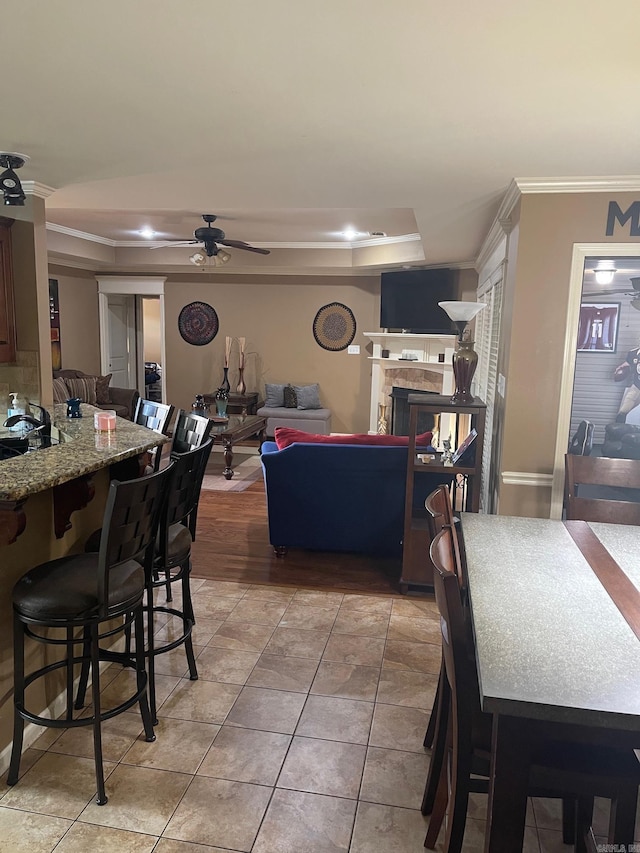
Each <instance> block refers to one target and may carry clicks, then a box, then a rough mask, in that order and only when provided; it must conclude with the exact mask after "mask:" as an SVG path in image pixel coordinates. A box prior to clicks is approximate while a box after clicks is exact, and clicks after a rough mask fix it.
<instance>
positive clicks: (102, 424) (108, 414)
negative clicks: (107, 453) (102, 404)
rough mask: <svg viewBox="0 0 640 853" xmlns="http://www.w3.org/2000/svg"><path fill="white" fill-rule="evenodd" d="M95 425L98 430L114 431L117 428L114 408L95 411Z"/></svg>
mask: <svg viewBox="0 0 640 853" xmlns="http://www.w3.org/2000/svg"><path fill="white" fill-rule="evenodd" d="M93 425H94V427H95V428H96V429H97V430H98V432H113V430H115V428H116V413H115V412H114V411H113V410H112V409H108V410H106V411H104V412H94V415H93Z"/></svg>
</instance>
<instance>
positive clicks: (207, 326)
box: [178, 302, 219, 347]
mask: <svg viewBox="0 0 640 853" xmlns="http://www.w3.org/2000/svg"><path fill="white" fill-rule="evenodd" d="M218 328H219V323H218V315H217V314H216V309H215V308H212V307H211V305H207V303H206V302H190V303H189V304H188V305H185V306H184V308H183V309H182V311H181V312H180V316H179V317H178V330H179V331H180V334H181V335H182V337H183V339H184V340H185V341H186V342H187V343H188V344H193V345H194V346H196V347H202V346H204V345H205V344H209V343H211V341H212V340H213V339H214V338H215V336H216V335H217V334H218Z"/></svg>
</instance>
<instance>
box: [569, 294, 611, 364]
mask: <svg viewBox="0 0 640 853" xmlns="http://www.w3.org/2000/svg"><path fill="white" fill-rule="evenodd" d="M619 321H620V303H619V302H582V303H581V305H580V318H579V321H578V345H577V351H578V352H599V353H607V352H615V351H616V348H617V345H618V325H619Z"/></svg>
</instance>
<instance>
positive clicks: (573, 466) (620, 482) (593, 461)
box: [564, 453, 640, 524]
mask: <svg viewBox="0 0 640 853" xmlns="http://www.w3.org/2000/svg"><path fill="white" fill-rule="evenodd" d="M564 460H565V481H564V496H565V511H566V515H567V519H569V520H579V521H606V522H611V523H613V524H640V460H638V459H614V458H611V457H609V456H577V455H574V454H571V453H567V454H566V456H565V458H564ZM582 486H590V487H593V486H598V487H601V489H602V493H603V497H588V496H586V495H585V494H584V490H582V491H583V494H582V495H581V494H580V492H581V487H582ZM629 489H637V490H638V492H637V493H636V494H635V495H634V494H633V493H629V492H628V491H626V490H629ZM634 497H635V498H636V500H630V499H629V498H634Z"/></svg>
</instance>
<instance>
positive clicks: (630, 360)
mask: <svg viewBox="0 0 640 853" xmlns="http://www.w3.org/2000/svg"><path fill="white" fill-rule="evenodd" d="M613 378H614V380H615V381H616V382H626V383H627V387H626V388H625V389H624V394H623V395H622V400H621V401H620V407H619V409H618V414H617V416H616V421H617V423H620V424H623V423H625V421H626V419H627V415H628V414H629V412H630V411H631V410H632V409H635V407H636V406H637V405H638V404H640V345H639V346H637V347H635V349H631V350H629V352H628V353H627V358H626V361H623V362H622V364H619V365H618V366H617V367H616V369H615V370H614V372H613Z"/></svg>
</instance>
